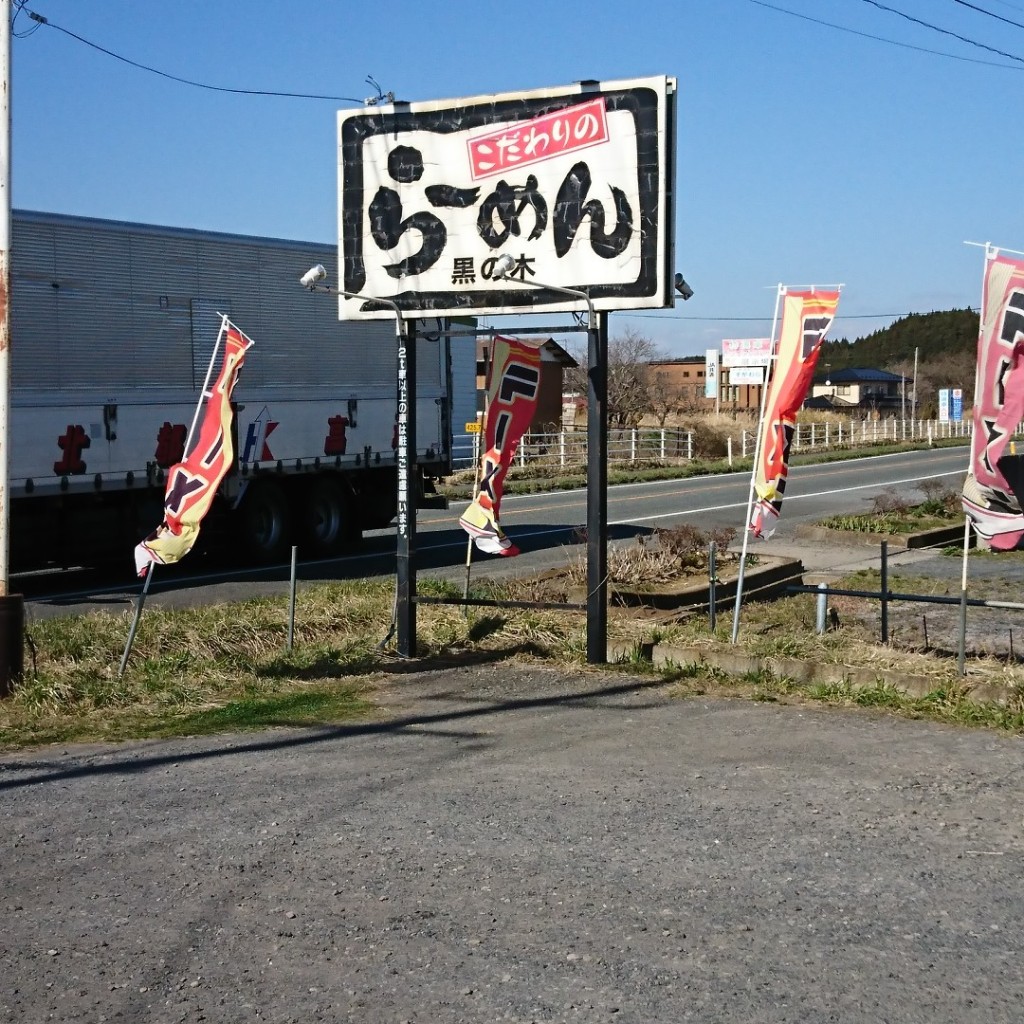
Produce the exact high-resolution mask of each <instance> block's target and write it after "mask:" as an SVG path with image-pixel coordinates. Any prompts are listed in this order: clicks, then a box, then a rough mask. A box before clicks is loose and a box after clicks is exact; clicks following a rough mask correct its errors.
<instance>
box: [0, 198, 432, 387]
mask: <svg viewBox="0 0 1024 1024" xmlns="http://www.w3.org/2000/svg"><path fill="white" fill-rule="evenodd" d="M314 263H323V264H324V266H325V267H326V268H327V271H328V275H329V277H328V280H331V281H336V280H337V251H336V250H335V249H334V247H333V246H327V245H321V244H314V243H309V244H307V243H300V242H289V241H282V240H277V239H261V238H243V237H239V236H232V235H219V234H213V233H206V232H197V231H187V230H181V229H174V228H156V227H150V226H148V225H137V224H124V223H120V222H116V221H100V220H92V219H88V218H76V217H63V216H57V215H50V214H37V213H28V212H24V211H15V212H14V215H13V225H12V246H11V264H12V266H11V337H12V346H11V353H12V357H11V362H12V389H13V390H14V391H15V392H17V391H19V390H25V389H32V390H40V389H42V390H46V391H53V390H103V391H105V392H108V393H109V394H110V397H111V398H112V399H115V398H121V400H124V397H125V396H123V395H122V394H121V392H123V391H124V390H125V389H135V388H142V387H164V388H178V389H180V388H182V387H186V388H190V389H191V388H193V387H199V386H200V385H201V384H202V378H203V375H204V374H205V372H206V365H207V363H208V361H209V353H210V350H211V348H212V345H213V343H214V341H215V340H216V333H215V332H216V320H215V318H212V317H210V316H209V311H210V309H211V307H214V308H221V310H222V311H223V312H228V313H230V315H231V317H232V320H233V321H234V322H235V323H236V324H237V325H238V326H239V327H240V328H241V329H242V330H243V331H245V332H246V333H247V334H248V335H250V336H251V337H252V338H253V339H254V341H255V342H256V345H255V347H254V349H253V351H252V353H251V354H250V356H249V357H248V359H247V360H246V368H245V374H244V380H243V382H242V383H241V384H240V387H241V386H244V387H246V388H250V387H258V386H263V385H268V386H274V387H282V388H291V387H295V388H313V387H324V386H330V387H332V388H336V389H338V390H340V391H348V390H349V389H350V388H356V387H358V388H360V389H363V388H366V387H367V386H370V387H372V386H380V387H382V388H390V387H393V386H394V381H395V375H396V365H395V350H396V345H395V330H394V325H393V324H392V323H389V322H387V321H381V322H366V321H361V322H358V323H348V322H345V323H342V322H339V321H338V318H337V316H338V313H337V302H336V300H334V299H332V298H330V297H328V296H324V295H311V294H309V293H308V292H306V291H304V290H303V289H302V288H300V287H299V283H298V280H299V278H300V277H301V276H302V274H303V273H305V271H306V270H308V269H309V267H310V266H311V265H312V264H314ZM225 305H226V306H227V307H228V308H226V309H224V308H222V307H223V306H225ZM194 311H195V315H197V316H200V317H202V318H203V319H204V323H202V324H197V323H194V322H193V316H194ZM207 323H210V324H212V325H213V326H212V327H209V328H207V326H206V324H207ZM207 331H213V334H212V336H211V337H209V339H206V338H205V334H206V332H207ZM423 386H425V387H426V386H429V385H428V382H427V381H426V380H424V381H423Z"/></svg>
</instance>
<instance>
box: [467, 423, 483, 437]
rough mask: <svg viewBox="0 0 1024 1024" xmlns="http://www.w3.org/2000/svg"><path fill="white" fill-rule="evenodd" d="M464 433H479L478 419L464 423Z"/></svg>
mask: <svg viewBox="0 0 1024 1024" xmlns="http://www.w3.org/2000/svg"><path fill="white" fill-rule="evenodd" d="M466 433H467V434H479V433H480V421H479V420H473V421H472V422H470V423H467V424H466Z"/></svg>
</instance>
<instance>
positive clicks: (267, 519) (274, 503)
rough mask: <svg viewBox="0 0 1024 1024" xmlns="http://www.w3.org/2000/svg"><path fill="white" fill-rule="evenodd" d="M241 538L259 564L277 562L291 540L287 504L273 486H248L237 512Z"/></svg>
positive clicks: (255, 484)
mask: <svg viewBox="0 0 1024 1024" xmlns="http://www.w3.org/2000/svg"><path fill="white" fill-rule="evenodd" d="M239 511H240V514H241V517H242V535H243V540H244V542H245V546H246V548H248V550H249V553H250V554H251V555H252V556H253V558H255V559H256V560H257V561H260V562H279V561H281V560H282V559H283V558H284V557H285V555H286V553H287V551H288V545H289V542H290V540H291V522H290V517H289V514H288V502H287V501H286V500H285V497H284V494H283V493H282V492H281V488H280V487H278V486H277V484H275V483H270V482H269V481H268V482H260V483H254V484H251V485H250V486H249V489H248V490H247V491H246V493H245V498H244V500H243V501H242V507H241V509H240V510H239Z"/></svg>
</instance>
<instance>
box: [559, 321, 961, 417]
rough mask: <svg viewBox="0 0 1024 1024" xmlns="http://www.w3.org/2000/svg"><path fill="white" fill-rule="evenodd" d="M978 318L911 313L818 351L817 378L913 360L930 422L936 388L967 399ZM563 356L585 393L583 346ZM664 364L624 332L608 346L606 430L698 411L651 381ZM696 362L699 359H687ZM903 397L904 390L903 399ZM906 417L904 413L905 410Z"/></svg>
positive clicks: (684, 389)
mask: <svg viewBox="0 0 1024 1024" xmlns="http://www.w3.org/2000/svg"><path fill="white" fill-rule="evenodd" d="M978 326H979V321H978V314H977V313H976V312H975V311H974V310H972V309H952V310H944V311H939V312H934V313H911V314H909V315H908V316H905V317H901V318H900V319H898V320H896V321H894V322H893V323H892V324H890V325H889V326H888V327H884V328H882V329H881V330H878V331H873V332H872V333H871V334H868V335H865V337H863V338H857V339H854V340H853V341H850V340H848V339H847V338H840V339H837V340H835V341H828V340H826V341H825V342H824V343H823V344H822V350H821V356H820V357H819V360H818V369H819V372H818V377H820V378H822V379H824V368H825V366H826V365H827V366H828V368H829V372H831V373H835V372H836V371H837V370H848V369H871V370H888V371H889V372H890V373H896V374H900V375H901V376H905V377H906V378H907V381H908V383H907V387H908V389H912V388H913V385H912V384H911V383H910V381H911V380H912V379H913V377H914V355H915V351H916V353H917V394H916V399H917V402H916V411H917V415H918V416H919V417H921V418H923V419H934V418H935V417H936V416H937V415H938V392H939V389H940V388H962V389H963V393H964V399H965V406H966V405H969V403H970V398H971V396H972V395H973V394H974V371H975V363H976V361H977V344H978ZM570 352H571V354H572V355H573V357H574V358H575V359H576V361H577V362H578V363H579V366H578V367H576V368H574V369H567V370H566V372H565V390H567V391H574V392H576V393H577V394H581V395H586V393H587V352H586V344H585V343H581V342H578V343H577V344H576V346H575V347H574V348H570ZM670 358H671V357H670V356H669V355H668V354H667V353H666V352H665V351H664V350H663V349H661V348H659V346H658V345H656V344H655V343H654V341H652V340H651V339H650V338H649V337H647V336H646V335H645V334H643V333H642V332H640V331H638V330H636V329H634V328H626V329H625V330H624V331H622V332H621V333H619V334H616V335H613V336H612V337H611V338H609V341H608V422H609V425H610V426H612V427H632V426H636V425H637V424H639V422H640V420H641V419H643V418H644V417H653V418H654V419H655V420H657V422H659V423H661V424H664V423H665V421H666V420H667V419H668V417H669V416H672V415H674V414H686V413H692V412H695V411H697V410H698V409H701V408H704V403H703V402H702V401H701V396H702V395H703V388H702V387H700V386H698V385H697V384H693V385H689V386H687V385H682V386H681V385H679V384H671V383H670V382H669V378H668V375H666V374H664V373H659V372H658V369H657V366H656V365H652V364H657V363H658V362H662V361H666V360H668V359H670ZM693 358H694V359H699V360H700V361H703V359H704V356H703V354H701V355H700V356H694V357H693ZM910 393H911V391H910V390H908V395H909V394H910ZM908 414H909V406H908Z"/></svg>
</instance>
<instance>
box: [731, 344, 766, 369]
mask: <svg viewBox="0 0 1024 1024" xmlns="http://www.w3.org/2000/svg"><path fill="white" fill-rule="evenodd" d="M771 361H772V339H771V338H723V339H722V365H723V366H767V365H768V364H769V363H770V362H771Z"/></svg>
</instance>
